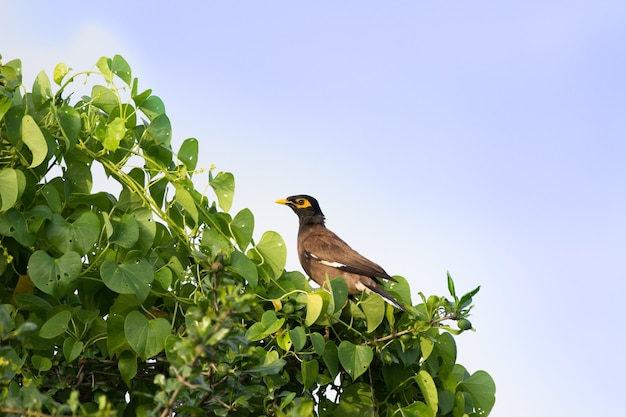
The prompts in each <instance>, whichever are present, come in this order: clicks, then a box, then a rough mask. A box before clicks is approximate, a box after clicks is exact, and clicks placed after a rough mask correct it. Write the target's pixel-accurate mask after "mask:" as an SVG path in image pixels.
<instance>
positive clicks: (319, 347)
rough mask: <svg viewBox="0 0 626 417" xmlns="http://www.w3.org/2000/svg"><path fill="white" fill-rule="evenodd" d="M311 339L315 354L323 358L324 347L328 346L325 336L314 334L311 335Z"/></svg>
mask: <svg viewBox="0 0 626 417" xmlns="http://www.w3.org/2000/svg"><path fill="white" fill-rule="evenodd" d="M309 337H310V338H311V344H312V345H313V349H315V353H316V354H317V355H318V356H322V355H323V354H324V347H325V345H326V341H325V340H324V336H322V335H321V334H319V333H317V332H313V333H311V334H310V335H309Z"/></svg>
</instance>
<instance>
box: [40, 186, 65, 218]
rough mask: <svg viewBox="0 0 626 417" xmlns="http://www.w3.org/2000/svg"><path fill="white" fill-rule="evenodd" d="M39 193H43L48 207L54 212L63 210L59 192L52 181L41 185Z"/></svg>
mask: <svg viewBox="0 0 626 417" xmlns="http://www.w3.org/2000/svg"><path fill="white" fill-rule="evenodd" d="M41 194H42V195H43V197H44V199H45V200H46V203H48V207H50V210H52V211H53V212H55V213H60V212H61V210H63V202H62V201H61V197H60V196H59V192H58V191H57V189H56V188H55V187H54V185H53V184H52V183H48V184H46V185H44V186H43V187H41Z"/></svg>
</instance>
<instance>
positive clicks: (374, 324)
mask: <svg viewBox="0 0 626 417" xmlns="http://www.w3.org/2000/svg"><path fill="white" fill-rule="evenodd" d="M335 281H337V280H335ZM359 307H360V308H361V310H363V313H364V314H365V319H366V320H367V332H368V333H371V332H373V331H374V330H376V328H378V326H379V325H380V323H382V322H383V319H384V318H385V301H384V300H383V298H382V297H381V296H380V295H378V294H375V295H374V294H370V295H369V296H367V297H366V298H365V299H364V300H362V301H361V302H360V303H359Z"/></svg>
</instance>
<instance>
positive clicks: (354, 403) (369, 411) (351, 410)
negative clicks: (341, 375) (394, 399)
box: [334, 383, 402, 417]
mask: <svg viewBox="0 0 626 417" xmlns="http://www.w3.org/2000/svg"><path fill="white" fill-rule="evenodd" d="M334 415H335V416H341V417H363V416H374V415H376V410H375V402H374V398H372V388H371V387H370V386H369V385H368V384H363V383H357V384H352V385H350V386H348V387H346V388H345V389H344V390H343V392H342V393H341V398H340V400H339V405H338V407H337V409H336V410H335V413H334ZM400 415H402V414H400Z"/></svg>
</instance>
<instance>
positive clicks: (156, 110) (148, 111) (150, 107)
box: [137, 96, 165, 121]
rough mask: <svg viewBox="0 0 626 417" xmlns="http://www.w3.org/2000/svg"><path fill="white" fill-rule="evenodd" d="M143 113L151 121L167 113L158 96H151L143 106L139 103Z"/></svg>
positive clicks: (142, 103)
mask: <svg viewBox="0 0 626 417" xmlns="http://www.w3.org/2000/svg"><path fill="white" fill-rule="evenodd" d="M137 105H138V106H139V108H140V109H141V111H143V112H144V114H145V115H146V116H148V119H149V120H150V121H154V119H156V118H157V117H159V116H160V115H162V114H164V113H165V105H164V104H163V101H162V100H161V99H160V98H159V97H157V96H149V97H148V98H146V99H145V100H144V101H143V102H141V104H139V103H137Z"/></svg>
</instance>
